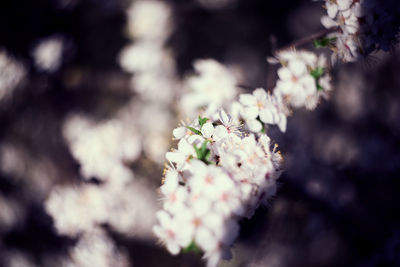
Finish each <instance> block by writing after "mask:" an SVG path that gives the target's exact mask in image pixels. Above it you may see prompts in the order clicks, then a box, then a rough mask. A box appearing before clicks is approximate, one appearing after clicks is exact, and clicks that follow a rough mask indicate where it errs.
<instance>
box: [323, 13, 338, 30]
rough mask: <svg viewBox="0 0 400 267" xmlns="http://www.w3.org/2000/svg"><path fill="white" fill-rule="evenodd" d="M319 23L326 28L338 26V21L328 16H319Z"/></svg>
mask: <svg viewBox="0 0 400 267" xmlns="http://www.w3.org/2000/svg"><path fill="white" fill-rule="evenodd" d="M321 24H322V25H324V27H325V28H327V29H329V28H333V27H336V26H338V23H337V22H336V21H334V20H333V19H331V18H330V17H328V16H323V17H321Z"/></svg>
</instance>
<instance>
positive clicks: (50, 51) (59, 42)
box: [32, 36, 65, 73]
mask: <svg viewBox="0 0 400 267" xmlns="http://www.w3.org/2000/svg"><path fill="white" fill-rule="evenodd" d="M64 46H65V45H64V40H63V38H61V37H59V36H52V37H48V38H45V39H43V40H41V41H40V42H39V43H38V44H37V45H36V46H35V47H34V48H33V50H32V57H33V60H34V63H35V67H36V68H37V69H38V70H40V71H45V72H50V73H51V72H55V71H57V70H58V68H59V67H60V66H61V63H62V54H63V50H64Z"/></svg>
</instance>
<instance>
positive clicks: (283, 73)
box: [278, 68, 292, 81]
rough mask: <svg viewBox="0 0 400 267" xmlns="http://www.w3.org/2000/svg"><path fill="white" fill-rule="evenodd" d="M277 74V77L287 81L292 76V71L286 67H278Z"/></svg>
mask: <svg viewBox="0 0 400 267" xmlns="http://www.w3.org/2000/svg"><path fill="white" fill-rule="evenodd" d="M278 76H279V79H281V80H283V81H288V80H290V79H291V78H292V73H291V72H290V70H289V69H288V68H280V69H279V70H278Z"/></svg>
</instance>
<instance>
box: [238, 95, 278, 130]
mask: <svg viewBox="0 0 400 267" xmlns="http://www.w3.org/2000/svg"><path fill="white" fill-rule="evenodd" d="M239 101H240V103H241V104H242V105H243V106H244V108H243V109H242V110H241V114H242V117H243V118H244V119H245V121H246V125H247V127H248V128H249V130H250V131H252V132H260V131H261V130H262V128H263V125H262V122H263V123H266V124H277V125H278V126H279V128H280V129H281V131H282V132H284V131H285V130H286V114H285V108H284V106H283V104H282V103H280V102H279V100H278V99H275V97H274V96H271V95H270V94H269V93H267V92H265V90H264V89H262V88H258V89H256V90H254V92H253V94H252V95H251V94H241V95H240V96H239ZM258 119H259V120H258Z"/></svg>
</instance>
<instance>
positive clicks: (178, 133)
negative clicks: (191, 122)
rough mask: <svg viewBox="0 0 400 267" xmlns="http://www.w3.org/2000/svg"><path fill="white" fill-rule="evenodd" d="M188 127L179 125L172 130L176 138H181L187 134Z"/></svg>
mask: <svg viewBox="0 0 400 267" xmlns="http://www.w3.org/2000/svg"><path fill="white" fill-rule="evenodd" d="M186 132H187V129H186V127H183V126H182V127H178V128H175V129H174V130H173V131H172V134H173V135H174V137H175V138H176V139H181V138H183V137H184V136H185V135H186Z"/></svg>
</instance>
